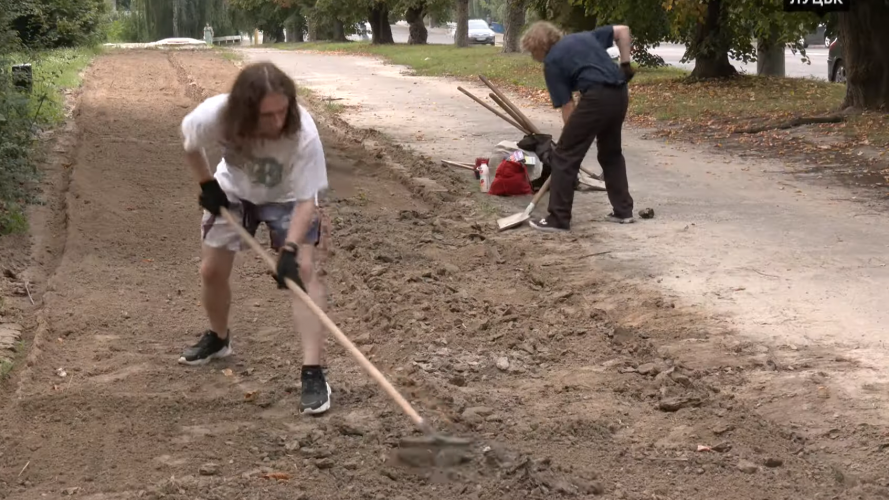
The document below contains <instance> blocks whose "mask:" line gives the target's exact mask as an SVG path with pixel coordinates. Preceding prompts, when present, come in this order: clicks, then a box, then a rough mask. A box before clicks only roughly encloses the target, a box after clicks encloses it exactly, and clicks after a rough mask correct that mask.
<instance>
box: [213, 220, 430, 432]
mask: <svg viewBox="0 0 889 500" xmlns="http://www.w3.org/2000/svg"><path fill="white" fill-rule="evenodd" d="M221 212H222V216H223V217H224V218H225V220H226V222H228V223H229V224H231V225H232V227H234V228H235V230H236V231H237V232H238V234H240V235H241V238H242V239H243V240H244V241H246V242H247V244H248V245H249V246H250V248H252V249H253V250H254V251H255V252H256V253H257V254H259V256H260V257H262V259H263V260H264V261H265V263H266V264H267V265H268V266H269V269H271V270H272V272H276V271H277V269H278V265H277V263H276V262H275V259H273V258H272V256H271V255H269V254H268V252H266V251H265V250H264V249H263V248H262V245H260V244H259V242H258V241H256V240H255V239H254V238H253V237H252V236H250V233H248V232H247V230H246V229H244V227H243V226H241V223H240V222H239V221H237V220H236V219H235V218H234V216H232V214H231V212H229V211H228V210H227V209H225V208H222V210H221ZM284 282H285V283H286V284H287V288H289V289H290V291H291V292H293V293H294V294H295V295H296V296H297V297H299V299H300V300H302V301H303V302H304V303H305V304H306V306H308V308H309V309H310V310H311V311H312V312H313V313H314V314H315V316H317V317H318V319H319V320H320V321H321V323H322V324H323V325H324V327H325V328H327V329H328V330H330V333H332V334H333V336H334V338H336V340H337V342H339V343H340V344H341V345H342V346H343V347H345V348H346V350H347V351H349V354H351V355H352V357H353V358H355V361H357V362H358V364H359V365H361V367H362V368H364V370H365V371H366V372H367V373H368V374H369V375H370V376H371V378H373V379H374V380H375V381H376V382H377V383H378V384H380V387H382V388H383V390H384V391H385V392H386V394H388V395H389V397H390V398H392V400H393V401H395V403H397V404H398V406H400V407H401V409H402V411H404V412H405V413H406V414H407V415H408V416H409V417H410V418H411V420H413V421H414V424H416V425H417V427H419V428H420V429H421V430H423V431H424V432H425V431H428V429H429V427H428V425H427V424H426V422H425V421H424V420H423V417H421V416H420V414H419V413H417V411H416V410H414V408H413V407H412V406H411V404H410V403H409V402H408V401H407V400H406V399H404V396H402V395H401V393H399V392H398V391H397V390H396V389H395V387H393V386H392V384H391V383H389V381H388V380H386V377H385V376H384V375H383V374H382V373H380V370H377V368H376V367H375V366H374V365H373V364H372V363H371V362H370V361H369V360H368V359H367V358H366V357H364V354H362V353H361V351H360V350H358V348H357V347H355V344H353V343H352V341H351V340H349V338H348V337H346V334H344V333H343V332H342V330H340V329H339V328H338V327H337V326H336V324H334V322H333V321H331V319H330V318H329V317H327V315H326V314H324V311H322V310H321V308H320V307H318V306H317V305H316V304H315V302H314V301H313V300H312V298H311V297H309V296H308V294H306V292H304V291H303V289H302V288H300V287H299V286H298V285H297V284H296V283H294V282H293V281H292V280H291V279H289V278H285V279H284Z"/></svg>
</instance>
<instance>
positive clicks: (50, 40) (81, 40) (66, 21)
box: [10, 0, 106, 48]
mask: <svg viewBox="0 0 889 500" xmlns="http://www.w3.org/2000/svg"><path fill="white" fill-rule="evenodd" d="M105 11H106V5H105V0H19V1H17V2H15V7H13V8H12V9H11V15H10V21H11V26H12V28H13V29H14V30H15V31H16V32H17V33H18V37H19V39H20V40H21V42H22V43H23V44H25V45H26V46H28V47H30V48H56V47H76V46H81V45H94V44H96V43H97V42H99V41H101V38H102V37H104V33H103V31H102V27H103V20H104V16H105Z"/></svg>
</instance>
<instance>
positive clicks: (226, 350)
mask: <svg viewBox="0 0 889 500" xmlns="http://www.w3.org/2000/svg"><path fill="white" fill-rule="evenodd" d="M231 353H232V345H231V334H229V335H228V336H227V337H226V338H225V340H223V339H221V338H219V335H216V332H214V331H212V330H207V331H206V332H204V334H203V335H202V336H201V340H199V341H198V343H197V344H195V345H193V346H191V347H189V348H188V349H186V350H185V351H183V352H182V355H181V356H179V363H181V364H183V365H191V366H200V365H206V364H207V363H209V362H210V360H211V359H213V358H224V357H226V356H230V355H231Z"/></svg>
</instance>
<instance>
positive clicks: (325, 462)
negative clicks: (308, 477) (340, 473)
mask: <svg viewBox="0 0 889 500" xmlns="http://www.w3.org/2000/svg"><path fill="white" fill-rule="evenodd" d="M315 467H318V468H319V469H322V470H324V469H330V468H331V467H333V460H331V459H329V458H319V459H318V460H315Z"/></svg>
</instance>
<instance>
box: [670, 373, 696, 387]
mask: <svg viewBox="0 0 889 500" xmlns="http://www.w3.org/2000/svg"><path fill="white" fill-rule="evenodd" d="M670 378H671V379H673V382H676V383H677V384H679V385H681V386H684V387H691V385H692V384H691V379H690V378H688V376H686V375H683V374H681V373H679V372H675V371H674V372H673V373H671V374H670Z"/></svg>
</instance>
